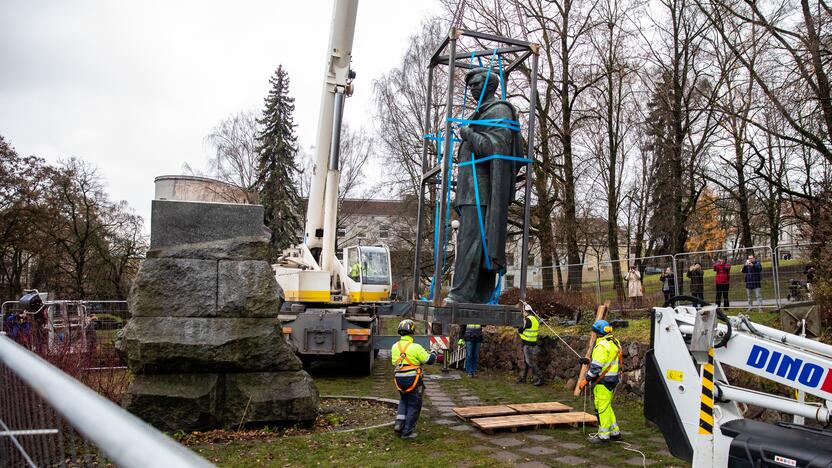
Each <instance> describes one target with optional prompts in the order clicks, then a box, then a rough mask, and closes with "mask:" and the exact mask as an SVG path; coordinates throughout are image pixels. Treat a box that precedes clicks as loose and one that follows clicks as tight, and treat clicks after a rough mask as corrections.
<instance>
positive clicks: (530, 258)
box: [528, 254, 535, 266]
mask: <svg viewBox="0 0 832 468" xmlns="http://www.w3.org/2000/svg"><path fill="white" fill-rule="evenodd" d="M528 265H529V266H534V265H535V263H534V255H532V254H529V263H528Z"/></svg>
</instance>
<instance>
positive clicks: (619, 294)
mask: <svg viewBox="0 0 832 468" xmlns="http://www.w3.org/2000/svg"><path fill="white" fill-rule="evenodd" d="M598 271H599V276H600V281H599V286H600V287H599V290H600V299H599V303H600V302H604V301H610V304H611V307H612V308H613V310H619V311H622V312H625V313H626V312H630V311H635V310H641V309H649V308H650V307H653V306H655V305H661V304H663V303H664V295H665V292H664V289H665V288H669V289H668V291H672V292H673V294H674V295H675V289H674V284H675V283H674V282H672V281H671V282H664V281H662V278H663V277H664V276H665V275H666V274H670V275H671V277H674V276H673V275H674V263H673V256H672V255H658V256H652V257H637V258H636V257H633V258H625V259H621V260H618V261H616V262H612V261H604V262H599V263H598ZM674 278H675V277H674Z"/></svg>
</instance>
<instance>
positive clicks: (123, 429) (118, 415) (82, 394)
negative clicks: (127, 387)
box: [0, 334, 213, 468]
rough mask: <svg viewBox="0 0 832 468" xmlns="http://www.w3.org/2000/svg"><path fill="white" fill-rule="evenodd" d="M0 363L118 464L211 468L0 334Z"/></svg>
mask: <svg viewBox="0 0 832 468" xmlns="http://www.w3.org/2000/svg"><path fill="white" fill-rule="evenodd" d="M0 362H2V363H3V365H5V366H6V367H8V368H9V369H11V370H12V372H14V373H15V375H17V377H19V378H20V380H22V381H24V382H26V385H28V386H29V387H30V388H31V389H32V390H34V391H35V393H37V394H38V395H40V397H41V398H43V399H44V400H46V402H47V403H48V404H49V405H50V406H52V407H53V408H54V409H55V410H57V412H58V413H60V414H61V415H62V416H63V417H64V418H65V419H66V420H67V421H68V422H69V423H70V424H71V425H72V426H73V427H74V428H76V429H77V430H78V431H79V432H80V433H81V434H83V435H84V437H86V438H87V439H89V440H90V441H92V442H93V443H94V444H95V445H96V446H97V447H98V448H100V449H101V450H102V451H103V452H104V453H105V454H107V456H108V457H109V458H111V459H112V460H113V461H114V462H115V464H116V465H118V466H124V467H137V468H138V467H145V466H177V467H179V466H181V467H186V466H206V467H207V466H213V465H211V464H210V463H208V462H207V461H206V460H205V459H203V458H200V457H199V456H198V455H196V454H195V453H193V452H191V451H190V450H188V449H187V448H185V447H184V446H182V445H179V444H177V443H176V442H174V441H173V439H171V438H169V437H167V436H165V435H164V434H162V433H161V432H159V431H157V430H156V429H154V428H152V427H150V426H149V425H148V424H147V423H145V422H144V421H142V420H141V419H139V418H137V417H135V416H133V415H132V414H130V413H128V412H127V411H125V410H123V409H122V408H120V407H118V406H116V405H115V404H113V403H112V402H111V401H109V400H107V399H106V398H104V397H102V396H101V395H99V394H97V393H95V392H94V391H92V390H90V389H89V388H87V387H85V386H84V385H81V384H80V383H79V382H78V381H76V380H75V379H73V378H72V377H70V376H68V375H66V374H64V373H63V372H61V371H60V370H59V369H57V368H56V367H54V366H53V365H51V364H49V363H47V362H46V361H44V360H43V359H42V358H40V357H38V356H37V355H35V354H33V353H31V352H29V351H27V350H26V349H24V348H22V347H21V346H20V345H18V344H17V343H15V342H14V341H12V340H11V339H9V338H8V337H6V336H5V335H2V334H0Z"/></svg>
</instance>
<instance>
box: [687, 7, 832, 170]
mask: <svg viewBox="0 0 832 468" xmlns="http://www.w3.org/2000/svg"><path fill="white" fill-rule="evenodd" d="M696 3H697V5H699V7H700V9H701V10H702V11H703V12H704V14H705V15H706V16H707V18H708V21H709V23H710V25H711V27H712V28H713V29H714V30H715V31H716V32H717V33H718V34H719V35H720V36H722V37H723V38H724V39H725V44H726V45H727V46H728V47H729V49H730V51H731V53H733V55H734V56H735V57H736V59H737V60H738V61H739V63H740V64H742V66H743V67H745V68H746V70H747V71H748V73H749V75H750V77H751V79H752V80H754V82H755V83H756V85H757V86H759V87H760V89H761V91H762V93H763V95H764V96H765V98H766V99H767V100H768V102H769V103H770V104H771V105H772V106H773V107H774V109H776V110H777V112H779V113H780V114H781V116H782V117H783V118H784V119H785V121H786V123H787V124H788V125H787V126H788V128H789V129H791V130H792V132H789V133H784V132H782V131H778V129H777V128H773V127H767V126H766V125H765V121H764V120H763V121H760V120H755V119H749V120H750V122H749V123H750V124H751V125H754V126H756V127H758V128H761V129H763V130H764V131H766V132H768V133H775V134H776V135H777V136H778V137H780V138H783V139H785V140H788V141H792V142H795V143H798V144H800V145H803V146H806V147H808V148H811V149H812V150H813V151H816V152H818V153H819V154H821V155H822V156H823V157H824V158H825V159H826V160H827V161H828V162H832V95H831V94H830V83H829V73H830V71H829V70H830V61H831V60H832V40H830V39H832V30H831V28H832V8H830V5H829V4H828V3H827V2H826V1H825V0H817V1H815V2H810V0H799V1H796V2H795V1H788V0H782V1H774V2H751V1H742V2H741V1H739V0H696ZM737 21H739V22H744V23H747V24H753V25H755V26H756V27H757V28H759V30H760V33H761V35H764V37H765V39H766V40H767V41H768V42H769V44H770V46H771V48H772V51H771V53H772V60H771V61H770V62H768V66H765V67H761V66H759V65H758V61H757V60H755V59H754V55H753V54H754V53H755V52H756V51H755V50H754V49H753V48H750V49H749V48H747V47H743V46H742V44H738V43H736V42H734V41H732V40H731V34H732V31H731V26H732V25H733V24H735V23H736V22H737Z"/></svg>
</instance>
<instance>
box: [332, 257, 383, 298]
mask: <svg viewBox="0 0 832 468" xmlns="http://www.w3.org/2000/svg"><path fill="white" fill-rule="evenodd" d="M342 258H343V259H344V271H345V273H346V274H344V275H343V277H342V279H341V280H342V285H343V286H344V287H343V288H342V289H343V290H344V292H345V293H346V294H348V296H349V302H351V303H366V302H384V301H388V300H390V290H391V289H392V287H393V282H392V278H391V276H390V270H391V267H390V250H389V249H388V248H387V246H385V245H373V246H368V245H356V246H352V247H347V248H345V249H344V254H343V257H342Z"/></svg>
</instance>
